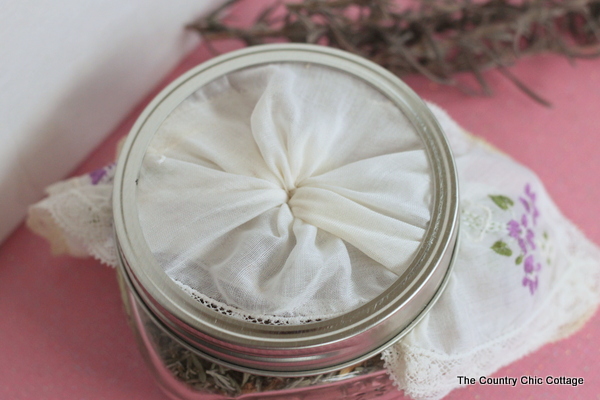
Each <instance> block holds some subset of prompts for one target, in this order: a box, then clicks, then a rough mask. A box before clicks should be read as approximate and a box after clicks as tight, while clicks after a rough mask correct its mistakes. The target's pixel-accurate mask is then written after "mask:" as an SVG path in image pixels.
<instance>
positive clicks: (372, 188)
mask: <svg viewBox="0 0 600 400" xmlns="http://www.w3.org/2000/svg"><path fill="white" fill-rule="evenodd" d="M431 191H432V190H431V179H430V176H429V165H428V160H427V155H426V153H425V150H424V146H423V144H422V142H421V140H420V138H419V136H418V135H417V133H416V131H415V129H414V128H413V126H412V125H411V123H410V122H409V121H408V120H407V119H406V117H405V116H404V115H403V114H402V112H401V111H400V110H399V109H398V107H397V106H395V105H394V104H392V102H391V101H389V100H388V99H387V98H386V97H385V96H384V95H383V94H381V93H380V92H378V91H377V90H376V89H374V88H373V87H371V86H369V85H368V84H367V83H365V82H364V81H362V80H361V79H359V78H356V77H354V76H351V75H350V74H347V73H344V72H341V71H338V70H335V69H330V68H328V67H325V66H318V65H314V64H302V63H279V64H269V65H264V66H258V67H252V68H247V69H243V70H238V71H236V72H233V73H230V74H228V75H225V76H223V77H221V78H218V79H216V80H214V81H212V82H211V83H209V84H207V85H205V86H204V87H201V88H200V89H198V90H197V91H196V92H195V93H193V94H192V95H191V96H189V97H188V98H187V99H186V100H185V101H184V102H182V103H181V104H180V105H179V106H177V107H176V108H175V110H174V111H173V112H172V113H171V114H170V115H169V117H168V118H167V119H166V120H165V121H164V122H163V123H162V125H161V126H160V128H159V129H158V131H157V133H156V135H155V136H154V138H153V139H152V141H151V142H150V144H149V147H148V149H147V153H146V155H145V157H144V161H143V165H142V169H141V172H140V176H139V180H138V188H137V205H138V209H139V219H140V224H141V227H142V231H143V234H144V236H145V239H146V241H147V243H148V245H149V248H150V250H151V251H152V253H153V254H154V256H155V257H156V259H157V261H158V262H159V264H160V265H161V266H162V267H163V268H164V270H165V272H166V273H167V275H168V276H169V277H170V278H171V279H173V280H174V281H175V282H176V283H178V284H179V285H180V287H181V288H182V289H184V290H185V291H186V292H187V293H189V294H190V295H191V296H193V297H194V298H196V299H197V300H199V301H200V302H202V303H203V304H207V305H210V306H211V307H213V308H215V307H217V308H220V309H221V310H226V311H227V313H228V314H230V315H234V316H237V317H242V318H245V319H253V320H256V319H260V318H262V317H263V316H277V317H281V318H283V319H284V320H285V319H289V320H288V322H289V321H296V322H297V321H302V320H311V319H312V320H314V319H316V318H328V317H332V316H335V315H339V314H341V313H345V312H348V311H350V310H351V309H354V308H356V307H358V306H360V305H362V304H364V303H366V302H367V301H369V300H371V299H373V298H374V297H376V296H377V295H379V294H380V293H382V292H383V291H384V290H385V289H386V288H388V287H389V286H390V285H391V284H392V283H393V282H394V281H395V280H396V279H397V278H398V277H399V276H401V275H402V273H403V272H404V271H405V270H406V269H407V267H408V266H409V264H410V262H411V260H412V258H413V256H414V254H415V252H416V250H417V248H418V246H419V244H420V241H421V239H422V237H423V235H424V232H425V229H426V227H427V225H428V221H429V219H430V206H429V205H430V197H431Z"/></svg>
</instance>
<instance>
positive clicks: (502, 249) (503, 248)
mask: <svg viewBox="0 0 600 400" xmlns="http://www.w3.org/2000/svg"><path fill="white" fill-rule="evenodd" d="M492 250H494V251H495V252H496V253H498V254H500V255H501V256H507V257H510V256H512V250H511V249H509V248H508V246H507V245H506V243H504V242H503V241H502V240H498V241H497V242H496V243H494V244H493V245H492Z"/></svg>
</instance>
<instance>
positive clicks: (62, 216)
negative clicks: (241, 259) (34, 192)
mask: <svg viewBox="0 0 600 400" xmlns="http://www.w3.org/2000/svg"><path fill="white" fill-rule="evenodd" d="M430 108H431V109H432V111H433V113H434V114H435V116H436V118H437V119H438V121H439V122H440V124H441V126H442V128H443V129H444V131H445V132H446V134H447V136H448V138H449V140H450V144H451V147H452V149H453V151H454V155H455V159H456V164H457V167H458V173H459V180H460V188H461V237H460V249H459V253H458V255H457V259H456V262H455V265H454V270H453V271H452V275H451V277H450V281H449V284H448V287H447V289H446V291H445V292H444V294H443V295H442V296H441V297H440V299H439V300H438V302H437V303H436V304H435V306H434V307H433V308H432V310H431V311H430V312H429V314H427V315H426V316H425V318H424V319H423V320H422V321H421V322H420V323H419V324H418V325H417V326H416V327H415V329H414V330H412V331H411V332H410V333H409V334H408V335H407V336H406V337H405V338H403V339H402V340H401V341H400V342H399V343H397V344H395V345H394V346H392V347H391V348H390V349H388V350H386V351H385V352H384V353H383V357H384V359H385V361H386V367H387V369H388V372H389V373H390V375H391V377H392V378H393V379H394V380H395V381H396V383H397V384H398V387H399V388H400V389H403V390H404V391H405V393H407V394H408V395H410V396H411V397H413V398H415V399H418V400H434V399H440V398H442V397H444V396H445V395H446V394H447V393H448V392H450V391H451V390H453V389H454V388H457V387H458V386H459V385H458V378H457V376H458V375H466V376H471V377H477V376H483V375H485V376H489V375H490V374H492V373H493V372H495V371H497V370H498V369H499V368H501V367H503V366H505V365H507V364H509V363H511V362H513V361H515V360H517V359H519V358H521V357H523V356H524V355H526V354H528V353H530V352H533V351H535V350H536V349H538V348H539V347H541V346H542V345H544V344H546V343H548V342H551V341H555V340H558V339H561V338H564V337H566V336H568V335H570V334H571V333H573V332H575V331H576V330H577V329H579V328H580V327H581V326H582V325H583V324H584V323H585V321H586V320H587V318H589V317H590V316H591V315H593V313H594V311H595V310H596V308H597V306H598V303H599V302H600V249H598V247H597V246H595V245H594V244H592V243H591V242H590V241H588V240H587V239H586V238H585V236H584V235H583V234H582V233H581V232H580V231H579V230H578V229H577V228H576V227H575V226H573V224H572V223H571V222H570V221H568V220H567V219H566V218H565V217H564V216H562V214H561V213H560V211H559V210H558V209H557V208H556V206H555V205H554V204H553V202H552V200H551V199H550V197H549V196H548V194H547V193H546V191H545V190H544V188H543V185H542V183H541V182H540V181H539V179H538V178H537V177H536V176H535V175H534V174H533V173H532V172H531V171H529V170H528V169H527V168H525V167H523V166H520V165H519V164H517V163H516V162H515V161H514V160H512V159H510V158H509V157H507V156H505V155H503V154H500V153H499V152H497V151H496V150H494V149H493V148H491V147H490V146H489V145H487V144H485V143H484V142H482V141H480V140H478V139H476V138H475V137H473V136H470V135H468V134H466V133H465V132H464V131H463V130H462V129H461V128H460V127H459V126H458V125H457V124H456V123H455V122H454V121H452V120H451V119H450V118H449V117H448V115H447V114H446V113H445V112H443V111H442V110H440V109H439V108H438V107H435V106H433V105H430ZM110 171H111V169H110V167H109V168H108V169H107V173H106V177H105V178H102V179H98V177H99V176H104V175H105V173H104V172H102V170H100V171H96V172H94V173H93V174H92V175H91V176H84V177H80V178H73V179H72V180H71V181H70V182H69V181H67V182H66V183H65V184H60V185H57V186H54V189H53V190H52V194H51V196H50V197H48V198H47V199H45V200H44V201H42V202H40V203H38V204H36V205H35V206H33V207H32V208H31V209H30V219H29V221H30V223H31V225H32V226H40V225H41V226H46V227H53V228H52V229H46V230H45V231H44V232H46V233H47V236H46V237H47V238H48V239H49V240H50V241H54V242H59V243H60V242H64V241H67V242H70V243H73V242H74V243H80V244H82V245H83V247H77V249H79V250H78V251H79V253H82V252H83V253H85V252H86V251H87V252H88V254H93V255H95V256H96V257H97V258H99V259H100V260H103V261H104V262H106V263H109V264H112V265H115V264H116V262H115V261H114V242H113V241H112V240H113V239H112V234H111V230H110V229H96V228H95V227H96V226H97V225H98V223H99V222H100V223H101V224H106V225H107V226H111V225H110V224H111V223H112V220H111V215H110V204H111V203H110V190H106V191H104V192H103V193H104V197H102V196H100V195H99V192H98V191H96V190H94V189H93V188H94V187H95V186H96V185H108V187H110ZM92 176H94V177H95V178H92ZM85 182H87V184H84V183H85ZM94 182H95V183H96V185H94ZM58 189H60V190H58ZM490 196H494V197H493V198H492V197H490ZM533 198H535V200H534V199H533ZM494 199H495V200H496V201H494ZM507 199H508V200H507ZM521 199H523V201H522V200H521ZM525 203H526V204H527V206H526V205H525ZM91 205H93V208H92V209H93V210H94V211H93V214H94V215H96V216H97V217H98V218H100V219H102V218H103V220H101V221H100V220H98V219H97V218H89V219H85V220H82V222H81V223H79V224H76V223H74V219H75V218H79V216H81V215H86V213H89V209H90V206H91ZM71 208H74V210H72V211H70V212H66V211H65V209H71ZM107 208H108V211H109V212H108V213H106V212H99V211H98V210H106V209H107ZM86 210H88V211H86ZM535 210H537V212H536V211H535ZM534 215H536V216H535V217H534ZM523 216H525V219H524V218H523ZM524 220H525V222H526V223H527V225H528V226H527V227H524V224H523V221H524ZM534 220H535V222H534ZM511 221H515V222H512V223H511ZM63 227H69V229H64V228H63ZM509 228H510V229H509ZM529 230H531V232H532V233H533V235H532V234H529V235H528V233H527V232H528V231H529ZM49 232H52V233H49ZM544 233H545V235H544ZM511 235H512V236H511ZM65 237H66V238H67V239H65ZM498 242H501V243H503V244H496V243H498ZM532 244H533V246H532ZM522 246H523V247H524V249H525V250H526V252H527V254H526V255H525V257H523V258H522V259H521V260H519V256H520V255H521V254H524V250H523V249H522ZM534 246H535V248H534ZM86 249H87V250H86ZM494 249H495V250H494ZM508 250H510V251H508ZM111 252H112V254H113V257H107V256H106V255H107V254H111ZM530 256H531V258H529V261H526V260H527V259H528V257H530ZM102 257H107V258H102ZM517 261H519V263H517ZM528 271H529V272H528ZM534 282H537V284H535V283H534ZM190 294H192V293H190ZM199 300H202V299H199ZM216 308H217V309H218V307H216Z"/></svg>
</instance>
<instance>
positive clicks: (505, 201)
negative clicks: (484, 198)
mask: <svg viewBox="0 0 600 400" xmlns="http://www.w3.org/2000/svg"><path fill="white" fill-rule="evenodd" d="M490 199H492V201H493V202H494V203H496V205H497V206H498V207H500V208H501V209H503V210H508V208H509V207H512V206H513V205H514V204H515V203H514V202H513V201H512V200H511V199H509V198H508V197H506V196H502V195H495V196H494V195H490Z"/></svg>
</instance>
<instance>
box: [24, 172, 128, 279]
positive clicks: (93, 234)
mask: <svg viewBox="0 0 600 400" xmlns="http://www.w3.org/2000/svg"><path fill="white" fill-rule="evenodd" d="M114 172H115V166H114V164H111V165H108V166H106V167H104V168H101V169H99V170H96V171H93V172H92V173H90V174H88V175H84V176H80V177H76V178H71V179H69V180H66V181H63V182H58V183H56V184H54V185H51V186H49V187H48V188H47V189H46V191H47V193H48V194H49V196H48V197H47V198H46V199H44V200H42V201H41V202H39V203H37V204H34V205H33V206H31V207H30V208H29V215H28V218H27V226H28V227H29V228H30V229H31V230H32V231H34V232H35V233H37V234H39V235H40V236H43V237H44V238H46V239H47V240H48V242H49V243H50V246H51V249H52V252H53V253H54V254H69V255H72V256H75V257H87V256H90V255H91V256H92V257H94V258H95V259H97V260H98V261H100V262H101V263H103V264H106V265H109V266H112V267H115V266H116V265H117V251H116V247H115V240H114V237H113V218H112V202H111V193H112V182H113V177H114Z"/></svg>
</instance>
